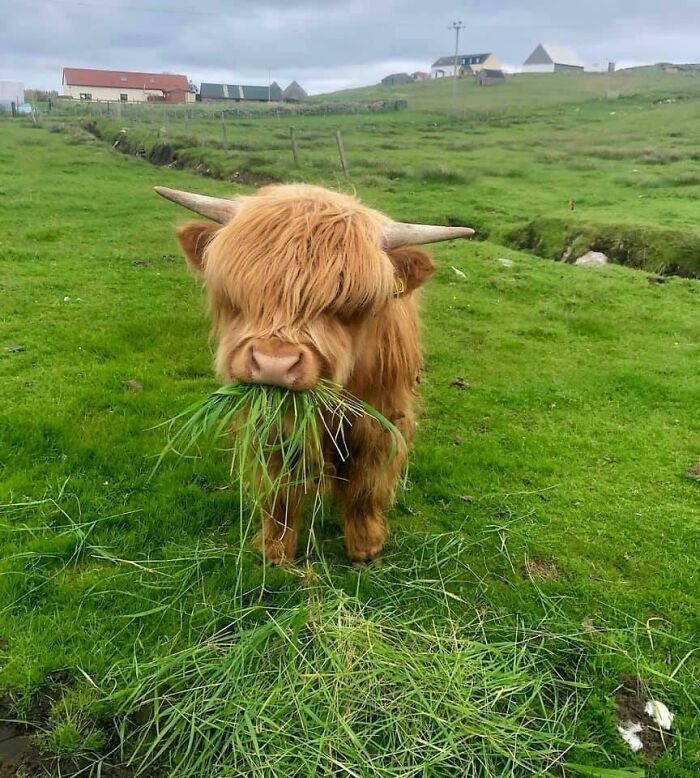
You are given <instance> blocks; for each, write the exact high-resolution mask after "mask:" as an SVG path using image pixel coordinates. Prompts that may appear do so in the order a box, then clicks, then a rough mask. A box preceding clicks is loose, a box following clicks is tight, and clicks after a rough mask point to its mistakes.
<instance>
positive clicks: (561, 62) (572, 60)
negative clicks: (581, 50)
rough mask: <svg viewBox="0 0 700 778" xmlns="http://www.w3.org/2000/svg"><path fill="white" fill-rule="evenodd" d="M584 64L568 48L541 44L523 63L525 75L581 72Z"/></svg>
mask: <svg viewBox="0 0 700 778" xmlns="http://www.w3.org/2000/svg"><path fill="white" fill-rule="evenodd" d="M583 67H584V65H583V62H582V61H581V60H580V59H579V58H578V57H577V56H576V55H575V54H574V53H573V52H572V51H570V50H569V49H567V48H566V46H555V45H553V44H551V43H540V44H539V45H538V46H537V47H536V48H535V50H534V51H533V52H532V54H530V56H529V57H528V58H527V59H526V60H525V62H524V63H523V73H560V72H567V71H569V72H581V71H583Z"/></svg>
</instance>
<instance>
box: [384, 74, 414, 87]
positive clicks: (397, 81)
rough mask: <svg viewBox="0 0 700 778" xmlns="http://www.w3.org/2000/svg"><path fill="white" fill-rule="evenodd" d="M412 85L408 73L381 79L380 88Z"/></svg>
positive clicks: (411, 79)
mask: <svg viewBox="0 0 700 778" xmlns="http://www.w3.org/2000/svg"><path fill="white" fill-rule="evenodd" d="M412 83H413V78H412V77H411V76H410V75H409V74H408V73H392V74H391V75H390V76H384V78H383V79H382V86H403V84H412Z"/></svg>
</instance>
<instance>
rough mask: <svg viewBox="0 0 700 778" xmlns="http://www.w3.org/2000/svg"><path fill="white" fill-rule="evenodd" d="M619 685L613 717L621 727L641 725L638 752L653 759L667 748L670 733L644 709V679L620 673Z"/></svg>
mask: <svg viewBox="0 0 700 778" xmlns="http://www.w3.org/2000/svg"><path fill="white" fill-rule="evenodd" d="M618 680H619V682H620V686H619V688H618V690H617V692H616V694H615V718H616V720H617V722H618V724H619V725H620V726H622V727H624V726H626V725H628V723H629V722H631V723H632V724H639V725H641V726H640V728H639V730H638V732H637V737H638V738H639V739H640V740H641V741H642V748H641V750H640V752H639V753H641V754H643V756H644V757H645V758H646V759H647V760H649V761H652V762H653V761H654V760H655V759H658V757H659V756H660V755H661V754H663V752H664V751H665V750H666V749H667V748H668V746H669V744H670V742H671V738H672V735H671V733H670V732H664V731H663V730H662V729H661V727H660V726H659V725H658V724H657V723H656V722H655V721H654V719H653V718H652V717H651V716H650V715H649V714H648V713H647V712H646V711H645V706H646V704H647V701H648V700H649V696H648V694H647V693H646V687H645V684H644V681H642V679H641V678H635V677H634V676H632V675H621V676H620V677H619V679H618Z"/></svg>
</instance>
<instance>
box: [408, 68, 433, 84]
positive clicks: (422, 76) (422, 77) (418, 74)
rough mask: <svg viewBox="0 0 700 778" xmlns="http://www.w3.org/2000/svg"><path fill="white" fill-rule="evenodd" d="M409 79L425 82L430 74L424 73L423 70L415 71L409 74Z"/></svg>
mask: <svg viewBox="0 0 700 778" xmlns="http://www.w3.org/2000/svg"><path fill="white" fill-rule="evenodd" d="M411 78H412V79H413V80H414V81H427V80H428V79H429V78H430V73H426V72H425V71H423V70H416V71H415V72H413V73H411Z"/></svg>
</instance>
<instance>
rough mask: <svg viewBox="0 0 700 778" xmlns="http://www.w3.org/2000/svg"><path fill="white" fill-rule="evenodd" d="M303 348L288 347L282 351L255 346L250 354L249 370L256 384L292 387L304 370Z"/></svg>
mask: <svg viewBox="0 0 700 778" xmlns="http://www.w3.org/2000/svg"><path fill="white" fill-rule="evenodd" d="M302 362H303V351H302V350H301V348H286V349H285V350H284V352H282V353H276V352H274V351H266V350H265V349H263V348H261V347H260V346H253V347H252V348H251V349H250V352H249V356H248V371H249V373H250V377H251V380H252V381H253V383H256V384H271V385H272V386H281V387H283V388H285V389H291V388H292V387H293V386H294V385H295V384H296V383H297V381H298V380H299V378H300V377H301V375H302V372H303V369H302V368H303V365H302Z"/></svg>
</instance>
